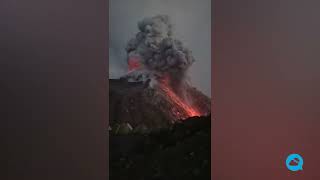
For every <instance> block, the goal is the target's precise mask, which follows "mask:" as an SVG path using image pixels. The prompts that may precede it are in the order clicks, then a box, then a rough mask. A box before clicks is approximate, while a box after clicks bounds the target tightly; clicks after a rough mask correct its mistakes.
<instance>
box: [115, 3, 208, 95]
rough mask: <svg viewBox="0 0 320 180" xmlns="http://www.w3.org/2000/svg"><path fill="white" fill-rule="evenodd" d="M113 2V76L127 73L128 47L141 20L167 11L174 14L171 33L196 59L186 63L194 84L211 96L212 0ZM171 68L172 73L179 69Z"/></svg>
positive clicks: (170, 14)
mask: <svg viewBox="0 0 320 180" xmlns="http://www.w3.org/2000/svg"><path fill="white" fill-rule="evenodd" d="M109 5H110V6H109V8H110V9H109V28H110V29H109V40H110V41H109V47H111V48H112V50H111V49H110V50H111V51H113V52H114V54H115V55H114V56H112V57H109V70H110V71H109V76H110V77H115V78H116V77H119V76H120V73H119V72H123V74H122V75H124V74H125V73H127V70H128V63H127V51H126V47H127V43H128V40H130V39H131V38H132V37H135V35H136V33H137V31H139V30H140V29H137V22H138V21H141V20H143V18H145V17H154V16H155V15H158V14H165V15H168V16H169V17H170V20H169V23H171V24H173V26H172V27H170V28H171V30H170V31H171V35H170V36H171V37H174V38H175V39H179V40H181V41H182V42H183V44H184V45H183V46H184V47H188V48H189V49H190V50H192V56H193V57H194V59H196V61H194V62H193V63H192V66H190V67H188V66H189V65H187V64H186V69H188V75H189V76H190V80H191V82H192V84H193V85H194V86H195V87H197V88H198V89H200V90H201V91H202V92H204V93H205V94H206V95H208V96H210V92H211V0H199V1H198V0H197V1H195V0H161V1H159V0H135V1H132V0H110V1H109ZM161 28H164V29H165V28H166V26H162V27H161ZM163 32H164V31H163ZM169 34H170V33H169ZM172 44H179V43H175V42H172ZM176 47H178V46H176ZM180 51H181V49H180ZM169 52H170V51H168V53H169ZM175 54H176V53H175ZM185 54H187V53H185ZM190 60H191V58H190ZM188 61H189V59H188V58H187V62H188ZM191 61H192V60H191ZM158 65H161V64H158ZM181 65H183V64H181ZM170 69H171V71H172V72H174V70H175V69H174V68H170ZM158 71H161V66H158ZM112 72H113V73H114V74H113V73H112Z"/></svg>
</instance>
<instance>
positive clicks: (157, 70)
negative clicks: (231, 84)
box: [126, 15, 199, 116]
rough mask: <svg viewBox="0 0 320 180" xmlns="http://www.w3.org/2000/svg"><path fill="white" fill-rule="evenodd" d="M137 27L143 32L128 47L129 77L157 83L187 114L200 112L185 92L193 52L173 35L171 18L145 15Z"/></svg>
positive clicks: (192, 60) (194, 114)
mask: <svg viewBox="0 0 320 180" xmlns="http://www.w3.org/2000/svg"><path fill="white" fill-rule="evenodd" d="M138 28H139V30H140V31H139V32H138V33H137V34H136V37H135V38H133V39H131V40H130V41H129V42H128V44H127V47H126V51H127V55H128V59H127V60H128V71H129V72H128V74H127V76H126V77H127V78H128V79H130V80H133V81H145V80H151V81H153V82H155V83H156V84H157V85H159V86H160V88H161V89H162V90H163V91H164V92H165V93H166V94H167V95H168V96H169V97H171V99H172V101H173V102H174V103H175V104H177V106H180V107H181V109H184V111H185V113H186V114H187V115H188V116H197V115H199V113H198V111H197V110H196V109H195V108H193V107H192V105H191V104H192V103H190V101H189V100H187V99H186V96H185V95H184V93H183V92H185V91H184V89H185V87H184V86H185V85H186V81H185V80H186V78H185V77H186V72H187V70H188V68H189V67H190V66H191V65H192V63H193V62H194V61H195V60H194V58H193V56H192V54H191V51H190V50H188V49H187V48H186V47H184V46H183V44H182V42H181V41H179V40H177V39H175V38H173V37H172V24H171V22H170V19H169V17H168V16H166V15H158V16H155V17H151V18H145V19H143V20H142V21H140V22H139V23H138ZM178 92H179V93H178ZM178 94H179V95H178Z"/></svg>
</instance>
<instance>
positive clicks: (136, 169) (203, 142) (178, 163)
mask: <svg viewBox="0 0 320 180" xmlns="http://www.w3.org/2000/svg"><path fill="white" fill-rule="evenodd" d="M210 126H211V120H210V116H207V117H194V118H190V119H188V120H186V121H183V122H181V123H177V124H175V125H173V126H172V127H171V128H170V129H162V130H160V131H157V132H151V133H149V134H144V135H142V134H129V135H111V136H110V146H109V147H110V149H109V150H110V161H109V165H110V169H109V170H110V179H111V180H175V179H183V180H195V179H199V180H209V179H210V172H211V169H210V159H211V158H210V152H211V150H210V134H211V133H210V129H211V127H210Z"/></svg>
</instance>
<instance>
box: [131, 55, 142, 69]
mask: <svg viewBox="0 0 320 180" xmlns="http://www.w3.org/2000/svg"><path fill="white" fill-rule="evenodd" d="M140 66H141V64H140V60H139V58H138V57H130V59H129V60H128V70H129V72H130V71H134V70H136V69H138V68H140Z"/></svg>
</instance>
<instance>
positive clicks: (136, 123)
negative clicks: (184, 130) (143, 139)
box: [109, 79, 210, 130]
mask: <svg viewBox="0 0 320 180" xmlns="http://www.w3.org/2000/svg"><path fill="white" fill-rule="evenodd" d="M109 90H110V91H109V112H110V113H109V114H110V115H109V116H110V117H109V120H110V121H109V122H110V127H111V128H112V129H113V130H114V129H115V128H117V127H116V126H117V125H119V124H126V125H127V126H129V129H159V128H164V127H169V126H170V125H172V124H173V123H175V122H177V121H181V120H183V119H186V118H188V117H190V115H189V114H188V113H187V111H186V107H185V106H181V105H179V103H181V102H179V101H182V100H180V99H179V97H177V96H178V95H176V94H174V95H171V96H170V95H168V92H167V91H166V89H162V88H160V87H156V86H155V87H152V88H151V87H150V86H149V84H148V83H143V82H128V81H127V80H126V79H111V80H109ZM184 91H185V92H186V94H188V98H189V99H191V100H192V103H190V106H188V107H187V108H192V109H194V111H196V112H198V114H197V115H196V116H200V115H207V114H209V113H210V99H209V98H208V97H207V96H205V95H204V94H202V93H201V92H200V91H198V90H197V89H195V88H193V87H191V86H186V89H185V90H184ZM174 98H178V99H179V100H176V101H174V100H172V99H174ZM177 101H178V102H177Z"/></svg>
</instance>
